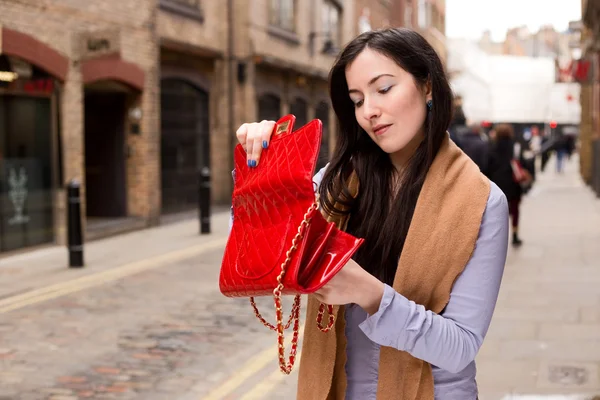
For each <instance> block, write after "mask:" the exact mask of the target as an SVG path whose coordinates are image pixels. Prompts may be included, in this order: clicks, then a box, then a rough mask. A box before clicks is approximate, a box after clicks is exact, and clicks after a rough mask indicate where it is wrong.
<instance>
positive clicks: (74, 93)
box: [0, 0, 160, 243]
mask: <svg viewBox="0 0 600 400" xmlns="http://www.w3.org/2000/svg"><path fill="white" fill-rule="evenodd" d="M156 1H157V0H129V1H121V0H103V1H101V2H87V1H79V0H52V1H50V0H20V1H16V0H5V1H2V2H0V24H2V25H4V26H5V27H7V28H9V29H13V30H16V31H19V32H21V33H25V34H27V35H30V36H32V37H34V38H35V39H37V40H39V41H41V42H43V43H45V44H47V45H49V46H50V47H52V48H53V49H55V50H57V51H58V52H60V53H62V54H63V55H64V56H66V57H67V58H68V59H69V60H70V66H69V73H68V76H67V78H66V81H65V82H64V85H63V87H62V90H61V102H60V104H59V106H60V119H61V121H60V125H61V137H62V146H63V149H62V151H63V170H64V179H65V180H70V179H73V178H76V179H79V180H80V181H81V182H82V199H85V169H84V166H85V159H84V157H85V155H84V121H83V115H84V109H83V95H84V87H83V83H82V76H81V70H80V66H81V60H80V56H81V54H80V45H79V43H80V35H81V34H82V33H84V32H90V31H103V30H112V31H117V32H118V38H119V41H120V55H121V58H122V59H123V60H124V61H128V62H131V63H133V64H135V65H137V66H139V67H140V68H141V69H142V70H143V71H144V73H145V83H144V84H145V86H144V92H143V94H142V95H141V96H140V98H139V99H138V101H139V104H140V106H141V109H142V112H143V119H142V121H141V131H142V132H141V135H139V136H134V135H126V137H127V144H128V145H129V146H130V150H131V157H130V158H129V159H128V160H127V166H126V168H127V182H128V210H129V213H130V214H131V215H137V216H141V217H145V218H147V220H148V221H149V222H152V221H154V220H156V217H157V216H158V213H159V210H160V204H159V203H160V200H159V199H160V196H159V193H158V192H156V186H157V182H159V179H160V178H159V177H160V171H159V170H158V168H159V163H158V161H159V159H158V157H157V156H158V154H159V148H158V146H159V141H158V138H159V136H158V133H159V129H158V121H159V115H160V113H159V107H158V88H157V79H158V78H157V77H158V70H157V66H156V62H155V60H156V58H157V39H156V35H155V33H153V32H152V31H151V27H152V26H153V25H154V22H153V20H154V19H155V10H156ZM62 183H63V182H58V184H59V186H60V187H62ZM56 196H57V197H58V198H60V197H62V196H63V193H62V189H60V188H59V189H58V191H57V193H56ZM84 203H85V202H84ZM56 204H57V206H56V208H57V209H56V213H55V214H56V224H57V226H56V231H57V241H58V242H59V243H62V242H64V240H65V232H64V212H65V210H64V202H62V201H57V202H56ZM84 212H85V204H84ZM84 215H85V214H84Z"/></svg>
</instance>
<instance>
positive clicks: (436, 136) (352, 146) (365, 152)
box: [319, 28, 452, 285]
mask: <svg viewBox="0 0 600 400" xmlns="http://www.w3.org/2000/svg"><path fill="white" fill-rule="evenodd" d="M365 48H369V49H371V50H374V51H377V52H379V53H381V54H383V55H385V56H387V57H389V58H390V59H392V60H393V61H394V62H396V63H397V64H398V65H399V66H400V67H401V68H402V69H404V70H405V71H407V72H409V73H410V74H411V75H412V76H413V78H414V80H415V83H416V84H417V85H419V86H421V87H424V86H425V85H426V84H427V83H429V84H430V85H431V92H432V101H433V107H432V109H431V111H430V112H428V114H427V117H426V120H425V126H424V132H425V138H424V140H423V141H422V142H421V143H420V145H419V146H418V148H417V150H416V151H415V153H414V154H413V155H412V157H411V158H410V160H409V162H408V165H407V166H406V168H405V170H404V171H403V173H402V174H401V176H400V177H399V178H400V185H398V186H396V187H397V189H395V191H394V186H393V185H392V180H393V179H394V178H395V177H396V176H397V172H396V170H395V168H394V166H393V165H392V162H391V160H390V157H389V155H388V154H386V153H385V152H384V151H383V150H381V149H380V148H379V147H378V146H377V144H375V142H373V140H372V139H371V138H370V137H369V135H368V134H367V133H366V132H365V131H364V130H363V129H362V128H361V127H360V125H359V124H358V122H357V120H356V116H355V110H354V104H353V103H352V101H351V99H350V96H349V95H348V83H347V82H346V68H347V66H348V65H349V64H350V63H352V61H354V60H355V59H356V57H357V56H358V55H359V54H360V53H361V52H362V51H363V50H364V49H365ZM329 92H330V96H331V101H332V105H333V109H334V111H335V113H336V116H337V120H338V132H337V137H336V139H337V140H336V149H335V152H334V154H333V157H332V159H331V162H330V164H329V167H328V168H327V171H326V173H325V175H324V177H323V181H322V183H321V185H320V187H319V194H320V199H321V206H322V207H323V209H324V210H325V212H327V213H330V214H333V215H340V214H350V219H349V222H348V226H347V229H346V230H347V232H349V233H352V234H353V235H355V236H357V237H362V238H364V239H365V243H364V245H363V246H361V248H360V249H359V250H358V251H357V253H356V254H355V256H354V260H355V261H356V262H357V263H359V264H360V265H361V266H362V267H363V268H365V269H366V270H367V271H369V272H370V273H371V274H373V275H375V276H376V277H377V278H379V279H380V280H382V281H383V282H385V283H387V284H390V285H391V284H392V283H393V280H394V276H395V274H396V269H397V266H398V259H399V257H400V254H401V252H402V248H403V247H404V242H405V240H406V235H407V233H408V228H409V226H410V222H411V220H412V216H413V213H414V211H415V206H416V203H417V198H418V196H419V193H420V191H421V188H422V186H423V182H424V181H425V176H426V175H427V171H428V170H429V167H430V166H431V164H432V162H433V160H434V158H435V156H436V154H437V152H438V150H439V148H440V145H441V144H442V141H443V140H444V137H445V136H446V131H447V129H448V125H449V124H450V120H451V117H452V91H451V89H450V85H449V84H448V81H447V78H446V75H445V71H444V67H443V66H442V63H441V61H440V58H439V57H438V55H437V54H436V52H435V50H434V49H433V48H432V47H431V46H430V45H429V43H427V41H426V40H425V39H424V38H423V37H422V36H421V35H419V34H418V33H416V32H414V31H412V30H409V29H402V28H396V29H383V30H376V31H369V32H366V33H363V34H361V35H360V36H358V37H357V38H355V39H354V40H353V41H351V42H350V43H349V44H348V45H347V46H346V47H345V48H344V50H343V51H342V52H341V54H340V55H339V57H338V59H337V60H336V62H335V64H334V66H333V68H332V69H331V72H330V76H329ZM424 106H425V105H424ZM352 171H354V172H356V174H357V176H358V180H359V186H360V189H359V195H358V196H357V197H356V198H354V199H353V198H352V197H351V196H350V192H349V189H348V186H347V178H348V177H349V175H350V173H351V172H352ZM336 202H338V203H339V204H341V205H342V206H344V208H347V210H342V209H340V208H336V207H335V206H334V204H335V203H336Z"/></svg>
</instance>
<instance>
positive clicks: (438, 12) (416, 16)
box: [396, 0, 448, 65]
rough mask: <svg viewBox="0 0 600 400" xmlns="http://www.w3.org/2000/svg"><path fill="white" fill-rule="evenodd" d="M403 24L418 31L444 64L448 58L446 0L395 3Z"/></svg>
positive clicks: (407, 0)
mask: <svg viewBox="0 0 600 400" xmlns="http://www.w3.org/2000/svg"><path fill="white" fill-rule="evenodd" d="M396 7H398V8H399V9H400V13H401V17H400V18H399V20H400V21H401V22H402V24H403V26H406V27H408V28H412V29H415V30H417V31H418V32H420V33H421V34H422V35H423V36H424V37H425V39H427V41H428V42H429V43H430V44H431V46H433V48H434V49H435V51H436V52H437V53H438V55H439V56H440V58H441V59H442V62H443V63H444V65H445V64H446V60H447V59H448V51H447V46H446V0H404V1H401V2H400V4H398V5H396Z"/></svg>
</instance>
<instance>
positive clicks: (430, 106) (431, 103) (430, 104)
mask: <svg viewBox="0 0 600 400" xmlns="http://www.w3.org/2000/svg"><path fill="white" fill-rule="evenodd" d="M432 107H433V101H431V100H427V108H428V109H429V111H431V108H432Z"/></svg>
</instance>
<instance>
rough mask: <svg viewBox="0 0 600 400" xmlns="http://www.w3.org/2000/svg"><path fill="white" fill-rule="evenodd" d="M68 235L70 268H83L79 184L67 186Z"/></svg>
mask: <svg viewBox="0 0 600 400" xmlns="http://www.w3.org/2000/svg"><path fill="white" fill-rule="evenodd" d="M67 235H68V241H69V242H68V247H69V268H81V267H83V235H82V232H81V197H80V191H79V182H77V180H75V179H73V180H72V181H70V182H69V183H68V184H67Z"/></svg>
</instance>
